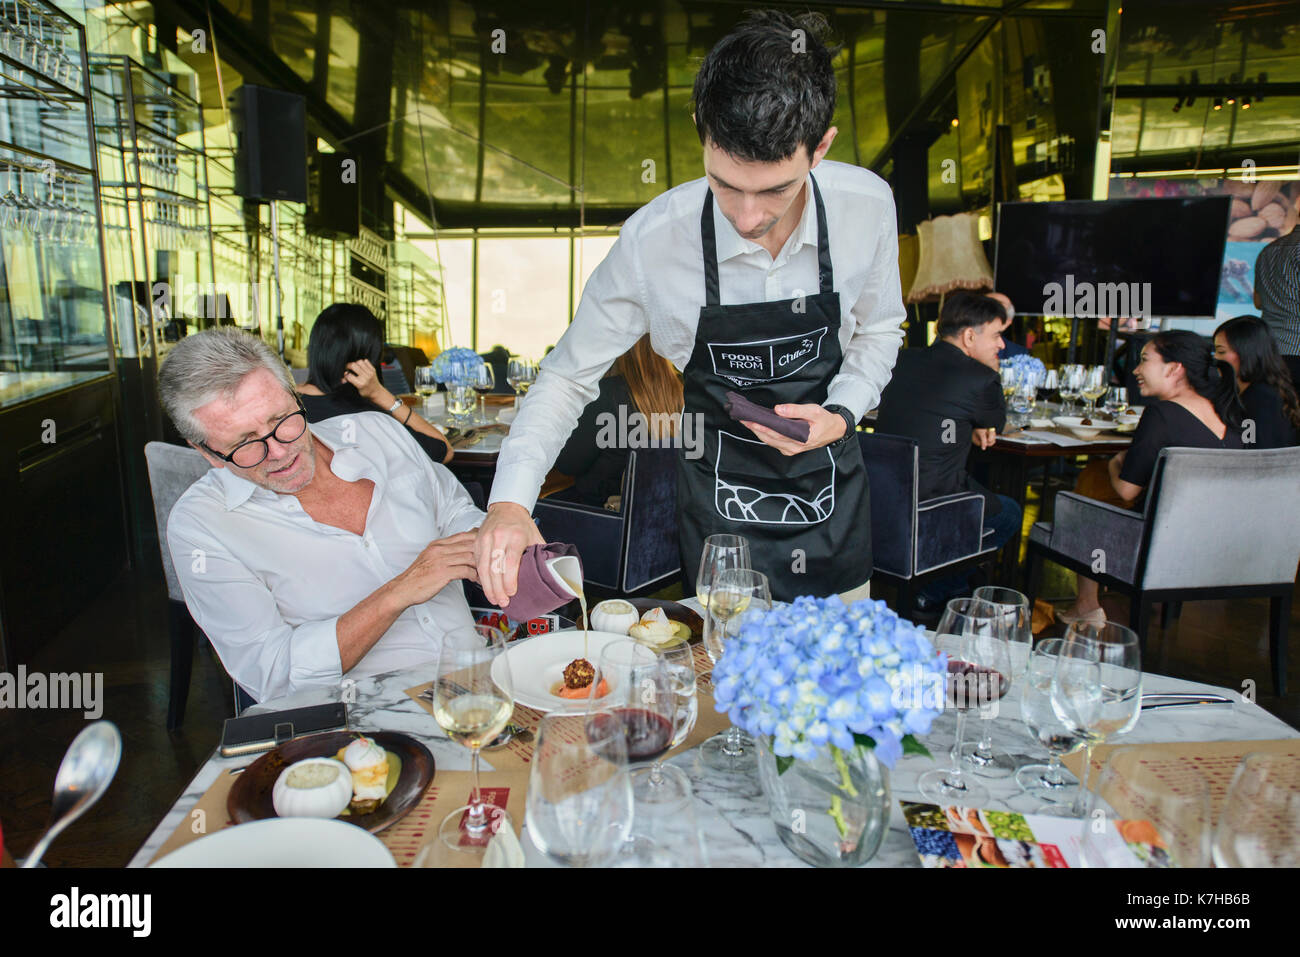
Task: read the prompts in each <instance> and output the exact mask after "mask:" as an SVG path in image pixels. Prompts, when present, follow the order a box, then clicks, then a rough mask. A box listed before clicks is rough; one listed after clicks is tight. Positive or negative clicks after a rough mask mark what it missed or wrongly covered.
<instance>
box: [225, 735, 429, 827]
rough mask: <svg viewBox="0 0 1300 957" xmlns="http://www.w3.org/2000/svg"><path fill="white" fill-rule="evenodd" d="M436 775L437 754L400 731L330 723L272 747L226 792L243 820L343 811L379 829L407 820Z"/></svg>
mask: <svg viewBox="0 0 1300 957" xmlns="http://www.w3.org/2000/svg"><path fill="white" fill-rule="evenodd" d="M432 780H433V755H432V754H430V753H429V749H428V748H426V747H425V746H424V745H423V744H421V743H420V742H419V741H417V740H415V738H412V737H410V736H409V735H405V734H400V733H399V732H396V731H367V732H365V733H362V732H360V731H327V732H325V733H324V734H311V735H307V736H306V737H302V738H295V739H294V740H292V741H287V742H285V743H284V744H282V745H280V746H279V747H278V748H276V749H274V750H273V751H268V752H267V753H266V754H264V755H262V756H261V757H260V758H258V759H257V760H256V761H254V762H253V763H252V764H250V765H249V766H248V768H247V769H246V770H245V771H244V773H243V774H241V775H240V776H239V777H238V778H237V779H236V780H235V784H234V787H232V788H231V789H230V796H229V797H228V798H227V800H226V809H227V811H229V813H230V819H231V820H232V821H234V822H235V823H236V824H242V823H244V822H245V821H259V820H264V819H267V818H273V817H317V818H337V819H338V820H340V821H344V822H347V823H349V824H355V825H356V826H357V827H360V828H364V829H365V830H367V831H370V832H371V833H372V834H374V833H378V832H379V831H382V830H383V829H384V828H386V827H388V826H389V825H390V824H393V823H394V822H396V821H399V820H401V818H402V817H404V816H405V815H406V813H407V812H408V811H410V810H411V808H413V807H415V805H417V804H419V803H420V798H421V797H422V796H423V794H424V792H425V790H426V789H427V788H428V787H429V782H430V781H432Z"/></svg>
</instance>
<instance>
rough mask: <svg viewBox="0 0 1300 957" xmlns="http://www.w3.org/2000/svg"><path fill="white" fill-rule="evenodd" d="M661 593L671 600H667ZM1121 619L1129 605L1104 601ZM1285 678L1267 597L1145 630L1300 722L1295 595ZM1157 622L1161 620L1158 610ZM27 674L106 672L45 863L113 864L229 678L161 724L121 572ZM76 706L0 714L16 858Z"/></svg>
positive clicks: (138, 614)
mask: <svg viewBox="0 0 1300 957" xmlns="http://www.w3.org/2000/svg"><path fill="white" fill-rule="evenodd" d="M663 597H668V596H667V595H664V596H663ZM1105 601H1106V604H1107V606H1108V609H1109V610H1110V613H1111V615H1112V616H1113V617H1116V618H1118V620H1120V621H1126V620H1127V601H1126V600H1123V599H1120V600H1118V601H1112V599H1111V598H1109V597H1107V598H1106V599H1105ZM1292 609H1293V611H1292V617H1291V636H1292V642H1291V644H1292V647H1293V653H1292V654H1291V656H1290V673H1289V684H1290V688H1291V693H1290V694H1289V695H1288V696H1287V697H1286V698H1285V699H1279V698H1277V697H1275V696H1273V695H1272V693H1271V692H1272V686H1271V683H1270V682H1269V680H1268V677H1267V675H1268V638H1267V625H1268V603H1267V602H1266V601H1231V602H1229V601H1207V602H1198V603H1196V604H1194V605H1191V604H1189V605H1185V606H1184V609H1183V614H1182V616H1181V617H1180V618H1179V620H1177V621H1176V622H1174V623H1173V624H1172V625H1171V627H1170V630H1169V633H1168V634H1165V633H1164V632H1163V631H1162V630H1161V629H1160V627H1159V622H1158V621H1157V622H1156V623H1155V625H1154V626H1153V630H1152V636H1151V641H1150V644H1149V647H1148V660H1147V662H1146V670H1149V671H1155V672H1160V673H1164V674H1170V675H1175V676H1177V677H1180V678H1188V679H1191V680H1194V681H1204V682H1209V683H1211V684H1216V685H1223V686H1227V687H1231V688H1233V689H1236V690H1238V691H1240V690H1242V682H1243V681H1244V680H1246V679H1253V680H1254V681H1255V683H1256V685H1257V700H1258V702H1259V704H1260V705H1262V706H1263V707H1264V708H1266V709H1267V710H1268V711H1270V712H1272V713H1273V714H1275V715H1277V716H1278V717H1280V718H1282V719H1283V720H1284V721H1286V722H1287V723H1289V724H1291V725H1293V726H1296V727H1300V651H1295V650H1294V649H1295V645H1296V643H1297V639H1298V638H1300V594H1297V596H1296V601H1295V602H1294V603H1293V605H1292ZM1157 617H1158V616H1157ZM25 664H26V665H27V670H28V672H29V673H30V672H35V671H42V672H60V671H62V672H70V671H81V672H84V671H87V670H93V671H102V672H103V673H104V701H103V709H104V714H103V716H104V717H105V718H108V719H110V720H112V721H114V722H115V723H116V724H117V726H118V727H119V728H120V729H121V732H122V739H123V745H124V750H123V755H122V765H121V767H120V769H119V770H118V773H117V779H116V781H115V782H114V784H113V786H112V787H110V788H109V790H108V793H107V794H106V795H105V796H104V798H103V799H102V800H101V801H100V802H99V804H98V805H96V806H95V807H94V808H92V809H91V810H90V811H89V812H88V813H87V814H86V815H85V816H84V817H83V818H82V819H81V820H79V821H77V822H76V823H75V824H73V825H72V826H71V827H69V828H68V830H67V831H66V832H65V833H64V834H63V835H62V836H61V837H60V838H59V839H58V840H57V841H55V843H54V844H53V846H52V847H51V848H50V850H49V852H48V853H47V854H46V855H45V861H46V863H48V864H49V865H50V866H51V867H69V866H81V867H92V866H102V867H120V866H122V865H124V864H126V862H127V861H128V860H130V858H131V856H132V855H133V854H134V853H135V851H136V850H137V849H138V848H139V846H140V845H141V844H142V843H143V842H144V840H145V838H146V837H147V836H148V835H149V833H150V832H151V831H152V830H153V828H154V826H155V825H156V824H157V823H158V821H159V819H160V818H162V816H163V815H164V814H165V813H166V812H167V810H168V809H169V808H170V807H171V805H172V803H173V802H174V801H175V800H176V798H177V797H178V796H179V794H180V792H181V790H182V789H183V788H184V786H185V784H186V783H187V782H188V781H189V779H190V778H191V777H192V776H193V774H194V772H195V771H196V770H197V769H198V768H199V766H200V765H202V764H203V762H204V761H206V760H207V758H208V755H209V754H210V753H211V752H212V749H213V748H214V747H215V746H216V744H217V740H218V738H219V737H220V734H221V722H222V720H223V719H225V718H226V717H228V716H230V714H231V713H232V705H231V691H230V682H229V680H228V679H227V678H226V676H225V672H224V671H223V670H222V668H221V665H220V663H219V662H218V661H217V659H216V657H215V656H214V655H212V654H211V653H210V652H209V651H207V650H200V651H199V652H198V653H196V655H195V658H194V677H193V681H192V683H191V687H190V698H189V706H188V709H187V711H186V715H185V723H184V725H183V726H182V727H181V728H180V729H179V730H178V731H176V732H173V733H170V734H169V733H168V732H167V730H166V728H165V719H166V714H167V690H168V689H167V680H168V640H167V614H166V600H165V592H164V589H163V587H162V585H161V583H159V582H156V581H153V580H149V578H148V576H147V573H145V572H136V571H131V572H124V573H123V574H122V576H121V578H120V579H119V580H118V582H117V583H116V584H115V586H114V587H113V588H111V589H110V590H109V591H108V593H106V594H105V595H104V596H102V597H101V598H100V599H99V600H98V601H97V602H95V603H94V604H93V605H91V606H90V607H89V608H88V609H87V610H86V611H85V612H84V613H83V614H81V615H80V616H79V617H78V618H77V619H76V620H75V621H74V622H73V623H72V624H71V625H69V626H68V627H67V628H66V629H64V630H63V631H62V632H61V633H59V634H58V635H57V636H55V637H54V638H53V639H52V640H51V641H50V642H49V643H48V644H47V645H46V646H45V648H44V649H43V650H42V651H41V653H40V654H39V655H38V656H37V657H36V659H35V660H32V661H28V662H25ZM84 721H85V719H84V718H83V716H82V714H81V712H78V711H25V710H18V711H4V712H0V825H3V828H4V840H5V845H6V847H7V848H8V849H9V850H10V852H11V853H12V854H13V855H14V856H15V857H20V856H22V855H23V854H24V853H26V851H27V849H28V848H29V847H31V845H32V844H33V843H34V842H35V840H36V838H37V837H38V836H39V834H40V832H41V830H42V829H43V827H44V826H45V821H46V816H47V815H48V813H49V806H50V795H51V789H52V787H53V783H54V775H55V772H56V771H57V770H58V766H59V761H60V759H61V758H62V757H63V752H64V750H65V748H66V747H67V745H68V743H69V742H70V741H71V740H72V738H73V737H74V736H75V735H76V733H77V732H78V730H80V728H81V727H82V726H83V724H84Z"/></svg>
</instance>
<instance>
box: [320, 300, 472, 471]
mask: <svg viewBox="0 0 1300 957" xmlns="http://www.w3.org/2000/svg"><path fill="white" fill-rule="evenodd" d="M383 352H384V324H383V323H382V322H380V321H379V320H378V319H376V318H375V316H374V314H373V313H371V311H370V310H369V309H367V308H366V307H365V306H359V305H357V304H356V303H351V302H336V303H334V304H333V305H332V306H326V307H325V309H324V310H322V311H321V314H320V315H319V316H317V317H316V324H315V325H313V326H312V329H311V336H310V337H309V338H308V340H307V381H306V382H305V383H304V384H303V385H301V386H299V387H298V394H299V395H300V396H301V397H302V405H303V408H304V409H306V410H307V421H308V422H320V421H322V420H323V419H332V418H334V416H336V415H351V414H353V413H356V412H376V411H377V412H385V413H387V414H388V415H391V416H393V417H394V418H396V419H397V421H399V422H401V423H402V424H403V425H404V426H406V429H407V431H408V432H410V434H411V437H412V438H414V439H415V441H416V442H418V443H419V444H420V447H421V448H422V449H424V451H425V452H426V453H428V456H429V458H431V459H433V460H434V461H435V462H447V461H449V460H450V459H451V456H452V450H451V443H450V442H448V441H447V437H446V436H445V435H443V434H442V433H441V432H440V431H438V430H437V429H436V428H434V427H433V426H432V425H430V424H429V423H428V422H426V421H425V420H424V419H422V418H421V417H420V416H419V415H417V414H416V412H415V409H413V408H412V407H411V406H408V405H403V403H402V400H401V399H398V398H396V397H395V396H394V395H393V394H392V393H391V392H389V391H388V390H387V389H385V388H384V385H383V383H382V382H380V381H379V373H378V369H379V366H380V365H381V364H382V362H383Z"/></svg>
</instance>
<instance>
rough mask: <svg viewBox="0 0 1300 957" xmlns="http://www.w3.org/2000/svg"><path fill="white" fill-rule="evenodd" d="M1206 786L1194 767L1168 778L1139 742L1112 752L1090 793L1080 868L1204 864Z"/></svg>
mask: <svg viewBox="0 0 1300 957" xmlns="http://www.w3.org/2000/svg"><path fill="white" fill-rule="evenodd" d="M1211 832H1212V826H1211V816H1210V786H1209V785H1208V784H1207V783H1206V781H1205V778H1204V777H1202V776H1201V775H1200V774H1199V773H1197V772H1196V771H1194V770H1190V769H1189V770H1187V771H1185V772H1182V773H1179V774H1178V775H1177V776H1176V777H1168V776H1166V775H1163V774H1162V773H1161V772H1158V771H1156V770H1155V769H1153V767H1152V766H1151V765H1150V764H1149V763H1148V762H1147V761H1146V755H1145V752H1144V751H1143V750H1142V749H1141V748H1140V747H1129V748H1118V749H1116V750H1115V751H1114V752H1112V753H1111V755H1110V758H1109V759H1108V760H1107V761H1106V766H1105V767H1104V768H1102V771H1101V775H1100V776H1099V778H1098V780H1097V789H1096V791H1095V792H1094V793H1092V794H1091V795H1090V796H1089V803H1088V813H1087V814H1086V815H1085V816H1084V821H1083V830H1082V834H1081V835H1080V842H1079V858H1080V860H1081V862H1082V863H1083V866H1084V867H1209V866H1210V835H1211Z"/></svg>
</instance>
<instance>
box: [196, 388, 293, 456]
mask: <svg viewBox="0 0 1300 957" xmlns="http://www.w3.org/2000/svg"><path fill="white" fill-rule="evenodd" d="M306 431H307V412H306V410H305V409H304V408H303V407H302V401H301V400H299V402H298V411H297V412H290V413H289V414H288V415H286V416H285V417H284V418H283V419H281V420H280V421H279V422H277V423H275V428H273V429H272V430H271V431H270V432H268V433H266V435H263V436H261V437H260V438H256V439H249V440H248V441H247V442H240V443H239V444H238V445H236V446H235V447H234V449H233V450H232V451H231V453H230V454H229V455H223V454H222V453H221V452H218V451H217V450H216V449H214V448H212V446H210V445H208V444H207V443H206V442H202V443H200V444H201V445H202V446H203V448H204V449H206V450H207V451H208V452H211V453H212V454H213V455H215V456H216V457H217V458H219V459H221V460H222V461H223V462H229V463H231V464H232V465H237V466H239V467H240V468H241V469H251V468H256V467H257V466H259V465H261V464H262V463H263V462H264V461H265V460H266V457H267V456H268V455H270V454H271V447H270V446H269V445H267V444H266V440H267V439H275V440H276V441H277V442H279V443H280V444H281V445H288V444H289V443H290V442H296V441H298V439H300V438H302V434H303V433H304V432H306Z"/></svg>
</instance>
